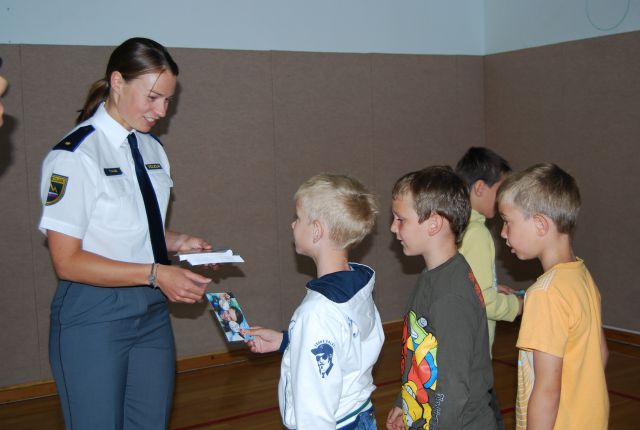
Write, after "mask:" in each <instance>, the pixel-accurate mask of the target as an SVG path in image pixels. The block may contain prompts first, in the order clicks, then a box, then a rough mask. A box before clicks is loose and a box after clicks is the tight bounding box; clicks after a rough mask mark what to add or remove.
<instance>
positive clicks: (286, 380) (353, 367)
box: [278, 263, 384, 430]
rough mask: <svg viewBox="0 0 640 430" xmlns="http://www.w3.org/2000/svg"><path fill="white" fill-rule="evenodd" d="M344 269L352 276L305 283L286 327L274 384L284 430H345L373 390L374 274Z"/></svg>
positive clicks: (378, 339) (376, 335)
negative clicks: (286, 342) (286, 339)
mask: <svg viewBox="0 0 640 430" xmlns="http://www.w3.org/2000/svg"><path fill="white" fill-rule="evenodd" d="M349 265H350V267H351V269H352V270H351V271H342V272H336V273H331V274H328V275H326V276H323V277H321V278H319V279H314V280H312V281H310V282H309V283H308V284H307V288H308V289H307V295H306V296H305V298H304V300H303V301H302V303H301V304H300V306H298V308H297V309H296V311H295V312H294V314H293V317H292V319H291V322H290V323H289V330H288V335H289V345H288V347H287V348H286V350H285V351H284V355H283V358H282V365H281V368H280V383H279V385H278V400H279V403H280V414H281V415H282V420H283V422H284V425H285V426H286V427H287V428H289V429H298V430H304V429H313V430H321V429H336V428H343V427H345V426H348V425H349V424H350V423H352V422H353V421H354V420H355V418H356V414H354V412H356V411H359V410H360V411H362V410H366V409H367V408H366V407H365V408H362V407H363V406H366V405H368V404H369V398H370V395H371V393H372V392H373V390H375V385H373V377H372V375H371V371H372V368H373V365H374V364H375V362H376V360H377V359H378V355H379V354H380V349H381V348H382V344H383V342H384V333H383V330H382V323H381V321H380V314H379V313H378V310H377V309H376V306H375V303H374V301H373V297H372V292H373V286H374V283H375V272H374V271H373V269H371V268H370V267H368V266H365V265H362V264H356V263H349ZM352 414H353V416H351V415H352ZM337 423H338V424H337Z"/></svg>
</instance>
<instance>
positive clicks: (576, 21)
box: [484, 0, 640, 55]
mask: <svg viewBox="0 0 640 430" xmlns="http://www.w3.org/2000/svg"><path fill="white" fill-rule="evenodd" d="M484 4H485V13H484V16H485V21H484V25H485V50H484V51H485V53H486V54H493V53H496V52H504V51H515V50H518V49H524V48H530V47H533V46H541V45H550V44H554V43H560V42H568V41H571V40H578V39H587V38H591V37H598V36H607V35H610V34H616V33H626V32H629V31H636V30H640V0H484ZM634 55H637V53H634Z"/></svg>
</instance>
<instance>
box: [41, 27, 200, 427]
mask: <svg viewBox="0 0 640 430" xmlns="http://www.w3.org/2000/svg"><path fill="white" fill-rule="evenodd" d="M177 76H178V66H177V65H176V63H175V62H174V61H173V59H172V58H171V56H170V55H169V53H168V52H167V50H166V49H165V48H164V47H163V46H162V45H160V44H158V43H157V42H154V41H153V40H149V39H144V38H133V39H129V40H127V41H125V42H124V43H122V44H121V45H120V46H118V47H117V48H116V49H115V50H114V51H113V53H112V54H111V57H110V59H109V63H108V65H107V70H106V73H105V76H104V77H103V78H102V79H100V80H99V81H97V82H96V83H94V84H93V86H92V87H91V89H90V91H89V95H88V97H87V101H86V103H85V106H84V108H83V109H82V111H81V113H80V115H79V117H78V124H77V126H76V127H75V128H74V129H73V130H72V131H71V133H70V134H69V135H67V136H66V137H65V138H64V139H63V140H62V141H61V142H60V143H59V144H58V145H56V146H55V147H54V148H53V150H52V151H51V152H50V153H49V155H48V156H47V157H46V159H45V160H44V163H43V167H42V183H41V191H42V193H41V197H42V201H43V214H42V219H41V221H40V229H41V230H42V231H43V232H44V233H45V234H46V235H47V239H48V246H49V252H50V254H51V259H52V261H53V266H54V268H55V271H56V274H57V275H58V278H59V279H60V281H59V283H58V288H57V290H56V293H55V296H54V298H53V302H52V304H51V329H50V336H49V358H50V363H51V367H52V370H53V375H54V378H55V381H56V386H57V389H58V393H59V394H60V400H61V405H62V409H63V413H64V419H65V424H66V428H67V429H91V430H99V429H133V428H135V429H154V430H157V429H162V428H166V427H167V425H168V420H169V414H170V409H171V402H172V396H173V384H174V373H175V346H174V340H173V333H172V330H171V325H170V320H169V313H168V310H167V303H166V300H167V299H169V300H171V301H173V302H183V303H194V302H196V301H198V300H200V299H201V298H202V296H203V294H204V291H205V287H206V285H207V284H208V283H209V282H210V281H211V279H209V278H206V277H204V276H201V275H199V274H196V273H193V272H191V271H189V270H186V269H182V268H180V267H177V266H170V265H168V263H169V261H168V257H167V252H168V251H169V252H175V251H186V250H191V249H210V248H211V245H209V244H208V243H207V242H206V241H205V240H203V239H200V238H197V237H193V236H189V235H186V234H179V233H176V232H172V231H169V230H165V229H164V220H165V216H166V211H167V205H168V203H169V194H170V188H171V186H172V184H173V183H172V181H171V177H170V168H169V162H168V160H167V156H166V154H165V152H164V150H163V148H162V145H161V144H160V142H159V141H158V140H157V138H156V137H155V136H153V135H151V134H149V131H150V130H151V128H152V127H153V126H154V125H155V123H156V122H157V121H158V120H160V119H161V118H163V117H164V116H165V115H166V112H167V106H168V104H169V101H170V100H171V97H172V96H173V93H174V91H175V88H176V78H177Z"/></svg>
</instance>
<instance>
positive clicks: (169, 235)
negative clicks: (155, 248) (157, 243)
mask: <svg viewBox="0 0 640 430" xmlns="http://www.w3.org/2000/svg"><path fill="white" fill-rule="evenodd" d="M165 238H166V242H167V250H168V251H171V252H184V251H194V250H197V249H205V250H208V249H211V244H210V243H209V242H207V241H206V240H204V239H202V238H200V237H195V236H191V235H188V234H185V233H176V232H173V231H168V230H167V232H166V233H165Z"/></svg>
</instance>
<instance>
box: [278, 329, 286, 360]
mask: <svg viewBox="0 0 640 430" xmlns="http://www.w3.org/2000/svg"><path fill="white" fill-rule="evenodd" d="M287 346H289V331H288V330H287V331H283V332H282V342H281V343H280V348H278V352H279V353H280V354H284V350H285V349H287Z"/></svg>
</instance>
